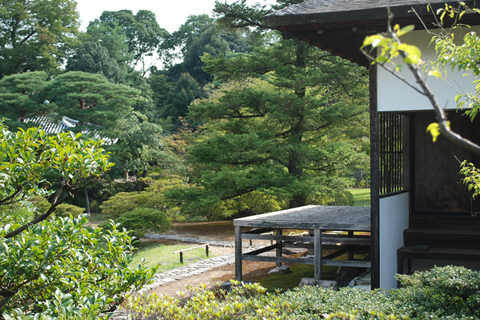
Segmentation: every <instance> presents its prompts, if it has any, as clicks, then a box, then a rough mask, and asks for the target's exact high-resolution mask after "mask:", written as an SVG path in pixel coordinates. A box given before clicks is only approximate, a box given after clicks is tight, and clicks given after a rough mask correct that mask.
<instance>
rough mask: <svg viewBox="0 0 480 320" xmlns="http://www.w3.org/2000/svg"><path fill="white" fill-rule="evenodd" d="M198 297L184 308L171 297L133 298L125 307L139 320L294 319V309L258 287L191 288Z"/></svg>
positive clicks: (238, 284)
mask: <svg viewBox="0 0 480 320" xmlns="http://www.w3.org/2000/svg"><path fill="white" fill-rule="evenodd" d="M190 289H191V290H192V291H193V292H194V293H195V296H194V297H193V298H192V299H190V300H188V301H186V303H185V304H184V305H183V306H181V305H180V304H179V300H177V299H175V298H172V297H169V296H157V295H154V294H153V295H149V296H145V295H142V296H132V297H129V298H128V300H127V302H126V304H125V305H124V306H122V308H124V309H125V310H126V311H127V312H128V313H129V314H130V315H131V316H132V320H140V319H146V318H147V317H148V318H151V319H171V320H174V319H178V320H180V319H181V320H183V319H229V318H235V319H291V318H290V317H288V313H289V311H290V310H291V309H292V308H293V306H292V305H290V304H289V303H288V302H284V301H282V299H281V298H280V297H279V296H278V295H275V294H269V293H266V289H265V288H262V287H261V286H259V285H258V284H240V283H236V282H235V283H234V284H233V286H232V291H231V292H228V293H227V292H225V291H224V290H223V289H221V287H220V286H217V287H215V288H214V289H213V290H207V289H206V286H200V287H199V288H195V289H193V288H190Z"/></svg>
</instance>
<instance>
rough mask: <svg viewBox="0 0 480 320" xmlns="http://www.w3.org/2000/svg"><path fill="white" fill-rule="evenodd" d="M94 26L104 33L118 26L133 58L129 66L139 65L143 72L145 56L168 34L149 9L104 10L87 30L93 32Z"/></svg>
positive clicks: (155, 48) (157, 46) (153, 51)
mask: <svg viewBox="0 0 480 320" xmlns="http://www.w3.org/2000/svg"><path fill="white" fill-rule="evenodd" d="M95 26H96V27H97V28H96V27H95ZM95 28H96V29H97V31H100V30H104V31H107V32H106V35H108V33H109V30H118V29H117V28H120V29H121V30H122V32H121V33H124V34H125V36H126V43H127V44H128V52H129V53H130V54H131V56H132V58H133V60H132V62H131V67H136V66H140V67H142V71H143V73H145V72H146V71H147V70H148V67H146V60H145V58H146V57H148V56H153V54H154V53H155V51H156V50H157V49H158V48H159V46H160V44H161V43H162V42H163V41H164V39H165V38H166V37H168V36H169V33H168V32H167V31H166V30H165V29H163V28H160V26H159V25H158V23H157V20H156V17H155V14H154V13H153V12H152V11H149V10H139V11H138V12H137V13H136V14H135V15H134V14H133V13H132V11H130V10H119V11H104V12H103V13H102V15H101V16H100V19H98V20H95V21H93V22H91V23H90V25H89V27H88V32H90V33H92V32H94V29H95ZM100 39H101V37H100Z"/></svg>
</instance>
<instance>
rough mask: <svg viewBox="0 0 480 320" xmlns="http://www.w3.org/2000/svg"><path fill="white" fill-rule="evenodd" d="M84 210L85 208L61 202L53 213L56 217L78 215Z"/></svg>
mask: <svg viewBox="0 0 480 320" xmlns="http://www.w3.org/2000/svg"><path fill="white" fill-rule="evenodd" d="M84 212H85V208H82V207H77V206H74V205H73V204H68V203H62V204H60V205H58V207H57V208H56V209H55V211H54V214H55V216H56V217H62V218H65V217H69V216H73V217H78V216H80V215H82V214H83V213H84Z"/></svg>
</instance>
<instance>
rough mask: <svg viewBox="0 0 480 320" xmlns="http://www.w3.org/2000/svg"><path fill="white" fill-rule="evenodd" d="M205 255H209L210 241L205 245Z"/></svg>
mask: <svg viewBox="0 0 480 320" xmlns="http://www.w3.org/2000/svg"><path fill="white" fill-rule="evenodd" d="M205 255H206V256H207V257H208V243H207V244H206V245H205Z"/></svg>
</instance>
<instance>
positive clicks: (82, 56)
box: [65, 42, 126, 83]
mask: <svg viewBox="0 0 480 320" xmlns="http://www.w3.org/2000/svg"><path fill="white" fill-rule="evenodd" d="M65 69H66V70H67V71H83V72H88V73H98V74H101V75H104V76H105V77H106V78H107V79H108V80H110V81H112V82H116V83H123V82H125V75H126V68H125V65H121V64H119V63H118V62H117V61H116V59H115V58H113V57H112V56H110V53H109V52H108V49H107V48H106V47H104V46H102V45H101V44H100V43H96V42H86V43H83V44H82V46H81V47H80V48H78V49H77V51H76V53H75V54H74V55H73V56H72V57H70V59H68V62H67V66H66V68H65Z"/></svg>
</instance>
